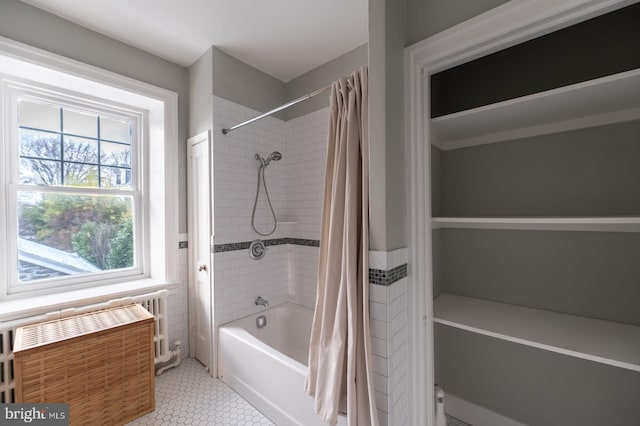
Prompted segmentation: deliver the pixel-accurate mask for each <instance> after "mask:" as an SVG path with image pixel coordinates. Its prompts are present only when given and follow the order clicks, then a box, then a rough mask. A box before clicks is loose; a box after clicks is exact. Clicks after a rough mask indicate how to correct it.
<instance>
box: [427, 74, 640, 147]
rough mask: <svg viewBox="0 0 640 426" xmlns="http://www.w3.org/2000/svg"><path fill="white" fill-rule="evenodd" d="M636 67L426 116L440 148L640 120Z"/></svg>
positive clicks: (434, 139)
mask: <svg viewBox="0 0 640 426" xmlns="http://www.w3.org/2000/svg"><path fill="white" fill-rule="evenodd" d="M639 99H640V70H633V71H627V72H623V73H619V74H614V75H610V76H606V77H602V78H598V79H595V80H590V81H586V82H582V83H577V84H573V85H570V86H565V87H561V88H558V89H553V90H548V91H545V92H541V93H535V94H533V95H528V96H523V97H519V98H516V99H510V100H507V101H504V102H498V103H495V104H491V105H486V106H482V107H478V108H473V109H469V110H466V111H461V112H457V113H454V114H448V115H444V116H441V117H437V118H433V119H431V135H432V138H433V143H434V144H435V145H437V146H439V147H440V148H442V149H456V148H462V147H466V146H473V145H481V144H487V143H492V142H500V141H505V140H513V139H518V138H522V137H528V136H536V135H541V134H548V133H556V132H560V131H565V130H573V129H579V128H584V127H593V126H599V125H604V124H610V123H616V122H622V121H629V120H633V119H637V118H640V107H639V105H638V100H639Z"/></svg>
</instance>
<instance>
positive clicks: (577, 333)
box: [433, 293, 640, 372]
mask: <svg viewBox="0 0 640 426" xmlns="http://www.w3.org/2000/svg"><path fill="white" fill-rule="evenodd" d="M433 309H434V321H435V322H436V323H439V324H443V325H447V326H451V327H455V328H460V329H463V330H467V331H471V332H474V333H479V334H483V335H486V336H491V337H495V338H498V339H503V340H508V341H510V342H515V343H519V344H522V345H527V346H532V347H534V348H538V349H544V350H547V351H552V352H557V353H560V354H564V355H569V356H573V357H577V358H582V359H587V360H590V361H595V362H599V363H603V364H608V365H612V366H615V367H620V368H626V369H629V370H634V371H639V372H640V327H638V326H634V325H628V324H620V323H615V322H610V321H602V320H596V319H591V318H585V317H579V316H574V315H568V314H561V313H556V312H549V311H544V310H540V309H531V308H525V307H522V306H516V305H509V304H506V303H497V302H490V301H487V300H481V299H475V298H471V297H464V296H456V295H453V294H447V293H443V294H441V295H440V296H439V297H438V298H436V300H434V308H433Z"/></svg>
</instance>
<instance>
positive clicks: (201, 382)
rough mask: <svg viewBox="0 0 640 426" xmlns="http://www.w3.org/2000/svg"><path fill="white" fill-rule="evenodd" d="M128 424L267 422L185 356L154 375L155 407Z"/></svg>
mask: <svg viewBox="0 0 640 426" xmlns="http://www.w3.org/2000/svg"><path fill="white" fill-rule="evenodd" d="M129 425H136V426H138V425H149V426H160V425H171V426H173V425H247V426H248V425H251V426H253V425H271V426H273V423H271V422H270V421H269V419H267V418H266V417H264V416H263V415H262V414H261V413H260V412H259V411H258V410H256V409H255V408H253V406H251V405H250V404H249V403H248V402H247V401H245V400H244V399H242V397H240V395H238V394H237V393H235V392H234V391H233V390H232V389H231V388H230V387H228V386H227V385H225V384H224V383H222V382H221V381H220V380H218V379H213V378H211V376H209V373H207V372H206V371H205V369H204V367H202V365H200V363H198V361H196V360H194V359H191V358H187V359H184V360H183V361H182V363H181V364H180V366H179V367H177V368H173V369H171V370H167V371H166V372H164V373H163V374H162V375H161V376H159V377H156V409H155V411H153V412H151V413H149V414H147V415H146V416H143V417H140V418H138V419H136V420H134V421H133V422H131V423H129Z"/></svg>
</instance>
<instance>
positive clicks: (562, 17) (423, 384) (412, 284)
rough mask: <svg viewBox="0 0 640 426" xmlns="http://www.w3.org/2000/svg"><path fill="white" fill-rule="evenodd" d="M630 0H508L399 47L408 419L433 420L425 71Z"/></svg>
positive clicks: (430, 422)
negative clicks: (406, 182)
mask: <svg viewBox="0 0 640 426" xmlns="http://www.w3.org/2000/svg"><path fill="white" fill-rule="evenodd" d="M632 3H634V1H633V0H604V1H603V0H565V1H561V2H559V1H557V0H512V1H510V2H507V3H505V4H503V5H502V6H499V7H497V8H495V9H492V10H490V11H488V12H486V13H483V14H481V15H479V16H476V17H475V18H472V19H470V20H468V21H466V22H463V23H462V24H459V25H457V26H455V27H453V28H450V29H448V30H446V31H443V32H441V33H439V34H436V35H435V36H433V37H430V38H428V39H425V40H423V41H421V42H419V43H416V44H414V45H412V46H409V47H407V48H406V49H405V127H406V131H405V135H406V138H407V144H406V146H407V152H406V158H407V165H408V166H409V171H408V173H409V185H408V196H407V204H408V205H407V208H408V214H409V218H410V220H409V223H410V226H409V227H408V229H407V239H408V241H409V267H408V274H409V275H408V279H409V286H408V289H409V291H410V294H409V300H410V303H409V307H408V310H409V332H410V334H409V341H410V343H411V346H410V350H409V371H411V372H412V374H411V375H410V390H409V394H410V395H411V399H410V401H409V404H410V406H409V413H410V423H411V424H421V425H428V426H433V422H434V412H435V407H434V401H435V398H434V383H433V380H434V371H433V324H432V320H433V318H432V315H433V301H432V293H433V283H432V276H431V208H430V204H431V197H430V176H429V175H430V167H428V165H429V164H430V147H431V144H432V141H431V140H430V139H431V138H430V129H429V126H430V120H428V119H427V117H430V113H429V102H428V100H429V87H428V84H429V76H430V75H431V74H432V73H435V72H438V71H441V70H444V69H447V68H451V67H453V66H455V65H459V64H461V63H463V62H466V61H470V60H472V59H476V58H479V57H482V56H486V55H488V54H490V53H493V52H495V51H498V50H501V49H504V48H507V47H510V46H513V45H516V44H518V43H522V42H524V41H526V40H530V39H533V38H535V37H538V36H540V35H543V34H546V33H549V32H552V31H554V30H557V29H560V28H562V27H566V26H569V25H572V24H575V23H577V22H580V21H584V20H586V19H589V18H591V17H594V16H597V15H600V14H603V13H606V12H609V11H611V10H614V9H617V8H620V7H623V6H625V5H628V4H632ZM425 165H427V166H425ZM425 318H426V324H425V323H424V321H425Z"/></svg>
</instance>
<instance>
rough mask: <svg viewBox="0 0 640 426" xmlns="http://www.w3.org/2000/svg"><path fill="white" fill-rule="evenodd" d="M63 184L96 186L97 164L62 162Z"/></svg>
mask: <svg viewBox="0 0 640 426" xmlns="http://www.w3.org/2000/svg"><path fill="white" fill-rule="evenodd" d="M64 185H65V186H86V187H96V188H97V187H98V166H92V165H90V164H80V163H67V162H65V163H64Z"/></svg>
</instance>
